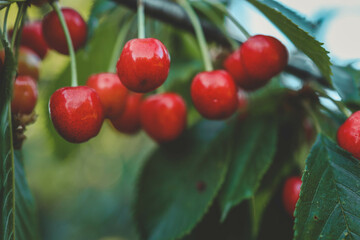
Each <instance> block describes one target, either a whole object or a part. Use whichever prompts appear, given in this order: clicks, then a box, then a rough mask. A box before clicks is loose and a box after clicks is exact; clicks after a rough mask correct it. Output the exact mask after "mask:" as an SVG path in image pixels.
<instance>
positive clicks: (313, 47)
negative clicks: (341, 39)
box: [248, 0, 332, 81]
mask: <svg viewBox="0 0 360 240" xmlns="http://www.w3.org/2000/svg"><path fill="white" fill-rule="evenodd" d="M248 2H249V3H251V4H252V5H253V6H255V7H256V8H257V9H258V10H259V11H260V12H262V13H263V14H264V15H265V16H266V17H267V18H268V19H269V20H270V21H271V22H272V23H273V24H275V26H277V27H278V28H279V29H280V30H281V31H282V32H283V33H284V34H285V35H286V36H287V37H288V38H289V39H290V41H291V42H292V43H293V44H294V45H295V46H296V47H297V48H298V49H299V50H300V51H302V52H303V53H305V54H306V55H307V56H308V57H309V58H310V59H311V60H312V61H313V62H314V63H315V64H316V66H317V67H318V68H319V70H320V72H321V73H322V74H323V76H324V77H325V78H326V79H327V80H328V81H330V76H331V74H332V73H331V69H330V66H331V62H330V58H329V56H328V52H327V51H326V50H325V49H324V48H323V47H322V45H323V44H322V43H320V42H318V41H317V40H316V39H315V38H313V37H312V36H310V35H309V34H308V33H307V32H305V31H304V30H302V29H301V28H299V27H298V26H297V25H296V24H295V23H293V22H292V21H291V20H290V19H289V18H287V17H286V16H284V15H283V14H282V13H281V12H279V11H277V10H275V9H273V8H271V7H269V6H267V5H266V3H265V2H264V1H258V0H248Z"/></svg>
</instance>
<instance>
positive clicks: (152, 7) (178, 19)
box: [113, 0, 329, 86]
mask: <svg viewBox="0 0 360 240" xmlns="http://www.w3.org/2000/svg"><path fill="white" fill-rule="evenodd" d="M113 1H114V2H116V3H118V4H121V5H124V6H126V7H128V8H130V9H132V10H134V11H136V9H137V5H136V0H113ZM144 7H145V14H146V15H148V16H150V17H152V18H155V19H158V20H160V21H163V22H166V23H168V24H171V25H173V26H175V27H177V28H180V29H183V30H186V31H189V32H192V33H194V34H195V32H194V28H193V26H192V24H191V21H190V19H189V17H188V15H187V14H186V12H185V11H184V9H183V8H182V7H180V6H179V5H178V4H177V3H175V2H171V1H168V0H146V1H144ZM201 26H202V28H203V31H204V34H205V37H206V39H207V40H208V41H214V42H216V43H218V44H220V45H222V46H224V47H230V43H229V41H228V40H227V38H226V37H225V36H224V35H223V33H222V32H221V31H220V30H219V29H218V28H216V27H215V26H214V25H213V24H211V23H210V22H208V21H206V20H203V19H202V20H201ZM239 44H241V42H239ZM285 72H287V73H290V74H292V75H294V76H296V77H299V78H301V79H303V80H305V81H308V80H316V81H317V82H319V83H320V84H322V85H324V86H329V83H328V82H327V80H326V79H325V78H323V77H321V76H317V74H315V73H312V72H309V71H307V70H305V69H301V68H299V67H296V66H293V65H288V66H287V67H286V68H285Z"/></svg>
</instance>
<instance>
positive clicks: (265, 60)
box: [240, 35, 288, 85]
mask: <svg viewBox="0 0 360 240" xmlns="http://www.w3.org/2000/svg"><path fill="white" fill-rule="evenodd" d="M240 54H241V61H242V63H243V66H244V68H245V70H246V72H247V74H248V75H249V76H250V77H251V78H252V79H253V81H257V82H259V84H261V83H262V84H263V83H264V82H265V84H266V82H268V81H269V80H270V79H271V78H272V77H274V76H275V75H277V74H279V73H280V72H281V71H282V70H283V69H284V68H285V66H286V64H287V62H288V51H287V49H286V47H285V46H284V45H283V44H282V43H281V42H280V41H279V40H277V39H276V38H274V37H271V36H265V35H255V36H253V37H250V38H249V39H248V40H247V41H246V42H244V44H243V45H242V46H241V48H240ZM263 85H264V84H263Z"/></svg>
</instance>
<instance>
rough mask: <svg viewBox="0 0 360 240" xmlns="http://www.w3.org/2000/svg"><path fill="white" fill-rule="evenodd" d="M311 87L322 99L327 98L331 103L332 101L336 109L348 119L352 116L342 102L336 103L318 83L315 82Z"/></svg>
mask: <svg viewBox="0 0 360 240" xmlns="http://www.w3.org/2000/svg"><path fill="white" fill-rule="evenodd" d="M310 86H311V87H312V88H313V89H314V90H315V91H316V92H317V93H318V94H319V95H320V96H321V97H325V98H327V99H329V100H330V101H332V102H333V103H334V104H335V105H336V107H337V108H338V109H339V110H340V111H341V112H342V113H343V114H344V115H345V116H346V117H350V115H351V111H350V110H349V109H348V108H347V107H346V106H345V104H343V103H342V102H341V101H336V100H334V99H333V98H332V97H330V96H329V95H328V94H327V93H326V91H325V90H324V89H323V88H322V87H321V86H319V85H318V84H317V83H315V82H313V83H310Z"/></svg>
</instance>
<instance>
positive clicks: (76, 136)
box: [49, 86, 104, 143]
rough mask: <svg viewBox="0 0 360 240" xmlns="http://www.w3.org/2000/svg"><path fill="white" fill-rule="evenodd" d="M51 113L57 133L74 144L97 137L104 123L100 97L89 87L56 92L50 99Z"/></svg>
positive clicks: (63, 89) (62, 89)
mask: <svg viewBox="0 0 360 240" xmlns="http://www.w3.org/2000/svg"><path fill="white" fill-rule="evenodd" d="M49 112H50V117H51V120H52V122H53V125H54V127H55V129H56V130H57V132H58V133H59V134H60V135H61V136H62V137H63V138H64V139H65V140H67V141H69V142H72V143H82V142H85V141H88V140H89V139H90V138H93V137H95V136H96V135H97V134H98V133H99V131H100V129H101V126H102V123H103V121H104V113H103V109H102V105H101V101H100V98H99V95H98V94H97V93H96V92H95V90H94V89H92V88H90V87H87V86H78V87H64V88H60V89H58V90H56V91H55V92H54V93H53V94H52V95H51V97H50V101H49Z"/></svg>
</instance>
